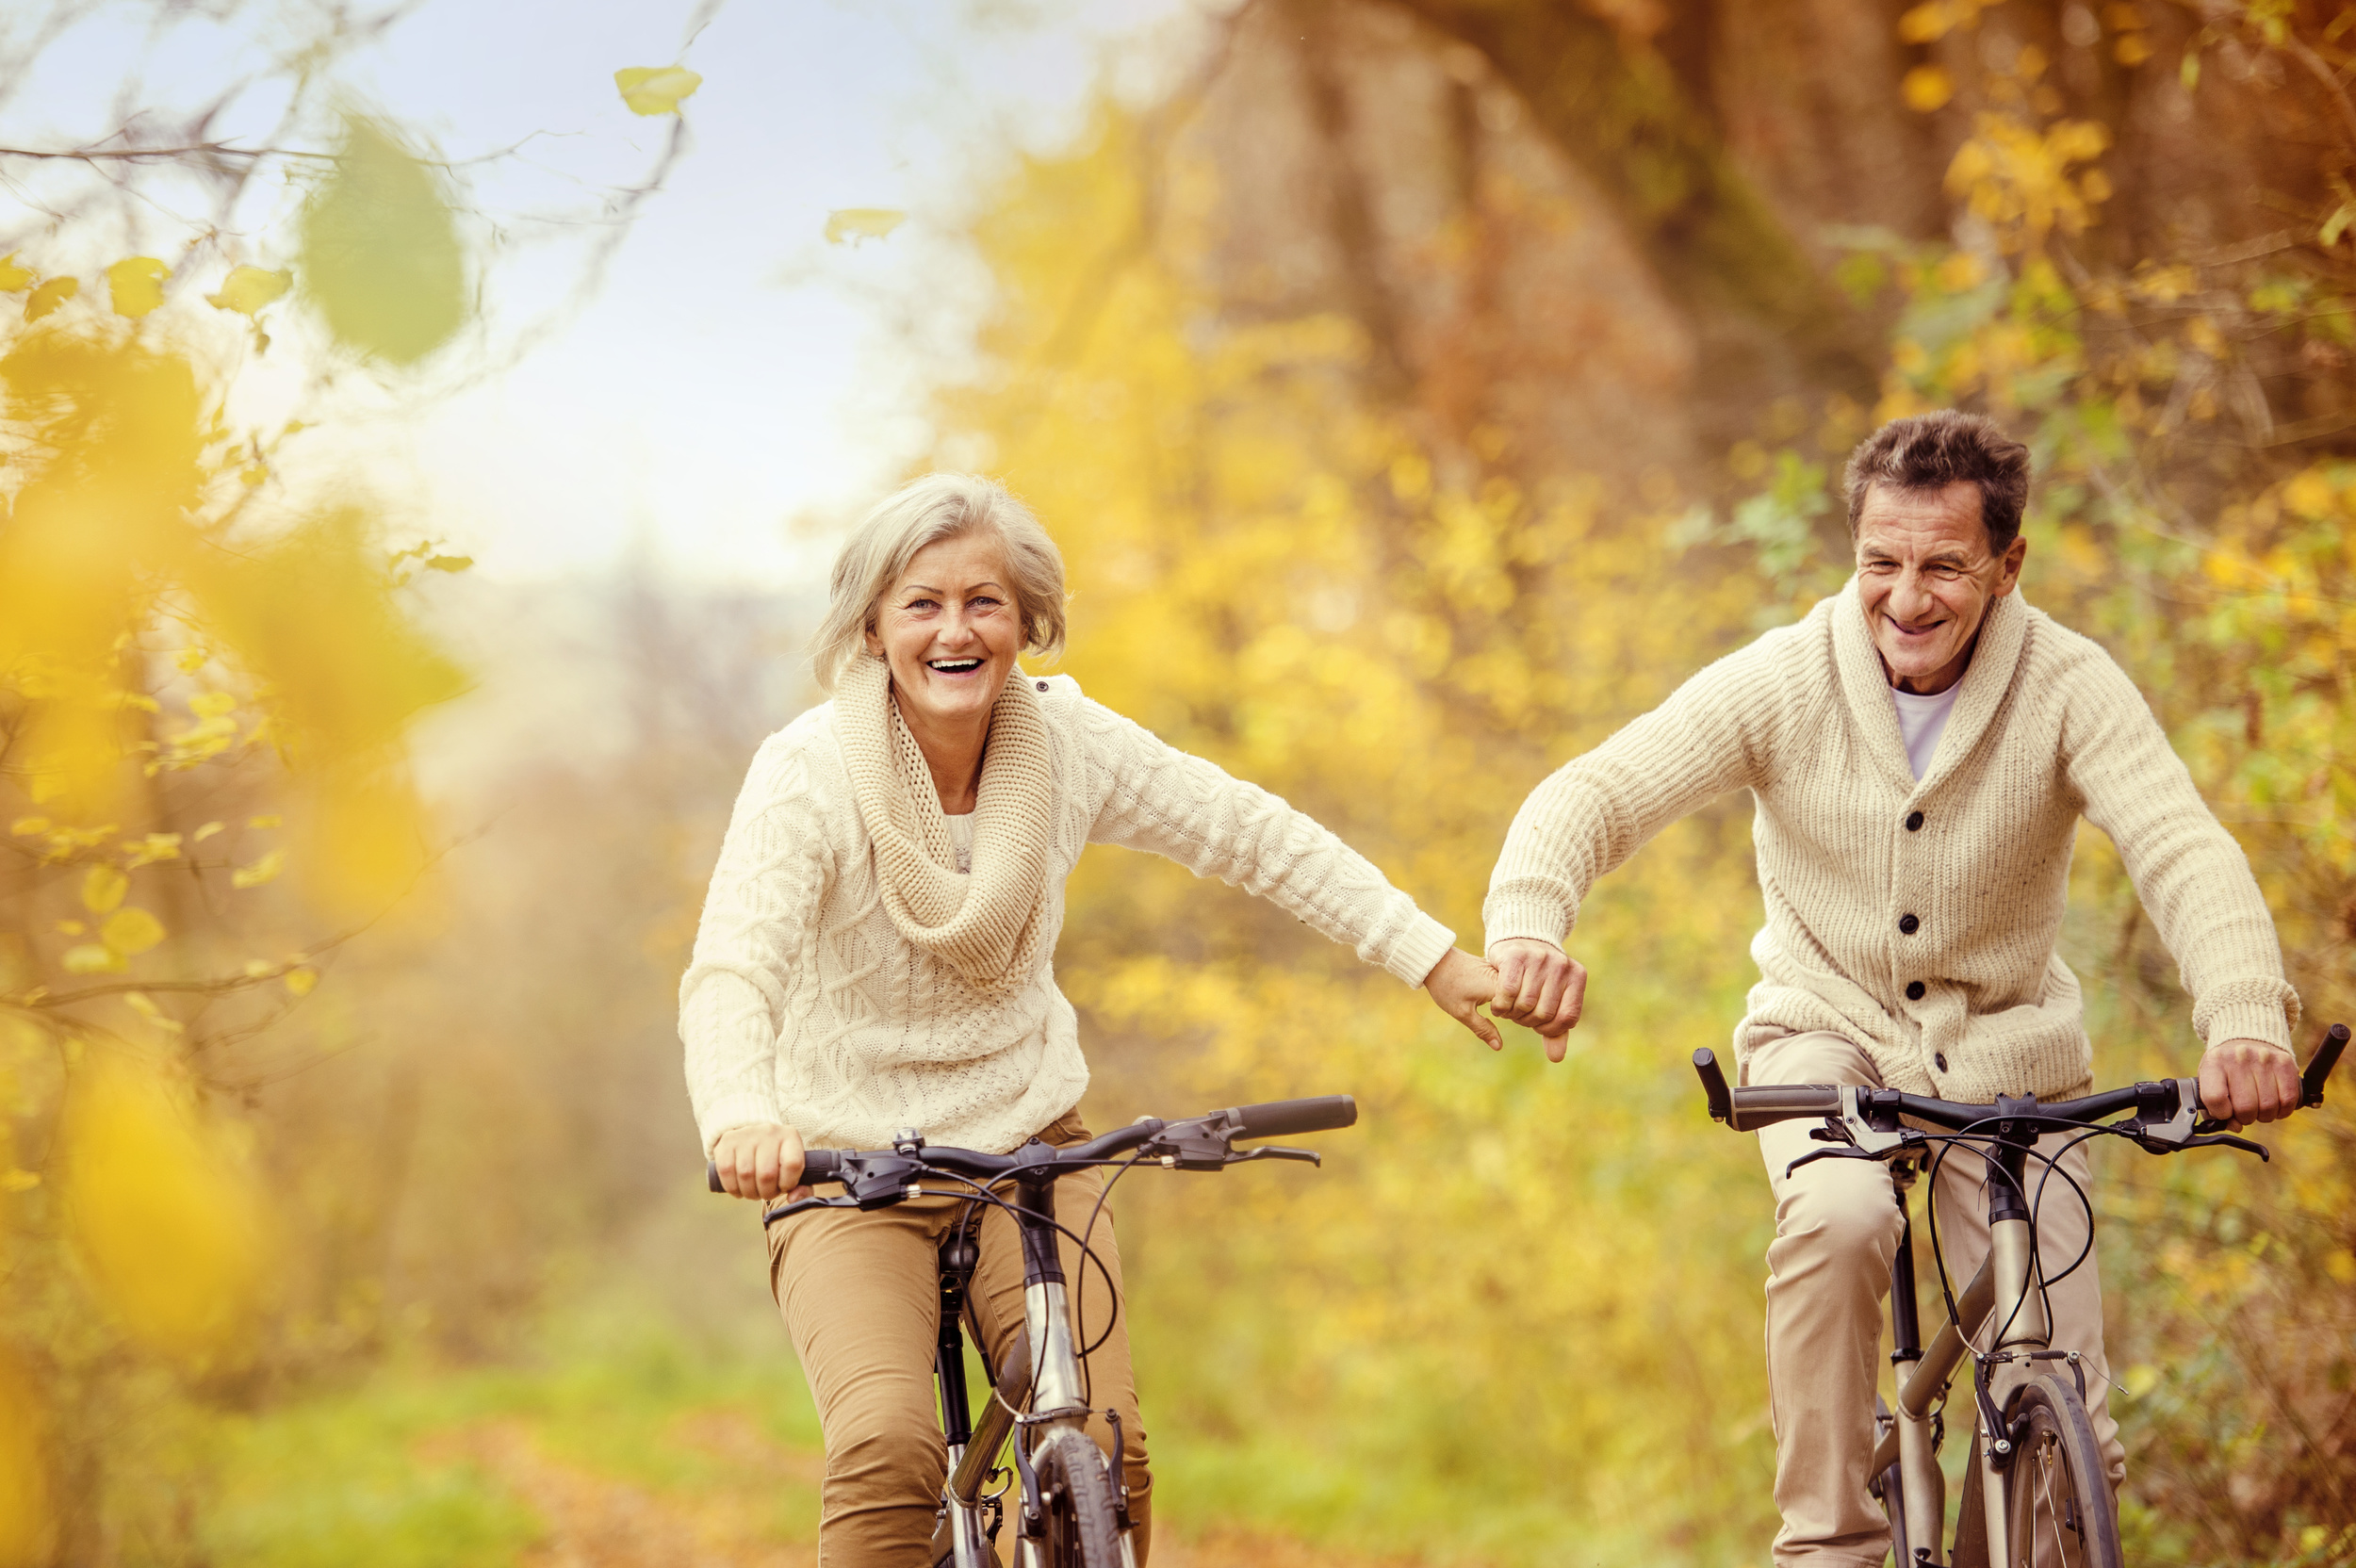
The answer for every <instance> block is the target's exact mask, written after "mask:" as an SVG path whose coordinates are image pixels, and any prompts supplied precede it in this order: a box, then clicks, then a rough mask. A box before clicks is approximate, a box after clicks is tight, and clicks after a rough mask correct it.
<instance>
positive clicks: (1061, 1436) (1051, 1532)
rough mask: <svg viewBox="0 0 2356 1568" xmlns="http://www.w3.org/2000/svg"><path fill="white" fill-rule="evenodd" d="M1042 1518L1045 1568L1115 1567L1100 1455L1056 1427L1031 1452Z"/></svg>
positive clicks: (1117, 1556)
mask: <svg viewBox="0 0 2356 1568" xmlns="http://www.w3.org/2000/svg"><path fill="white" fill-rule="evenodd" d="M1031 1465H1032V1468H1033V1469H1034V1470H1035V1471H1037V1473H1038V1475H1039V1494H1040V1502H1041V1503H1042V1505H1043V1506H1044V1507H1045V1510H1046V1514H1047V1519H1046V1524H1047V1542H1046V1546H1047V1550H1046V1553H1045V1557H1046V1561H1047V1568H1120V1563H1121V1535H1120V1526H1119V1524H1118V1523H1117V1521H1116V1516H1115V1513H1114V1510H1113V1482H1112V1477H1111V1476H1110V1475H1109V1474H1107V1473H1106V1470H1105V1467H1104V1450H1103V1449H1101V1448H1099V1447H1098V1446H1096V1445H1095V1443H1094V1442H1092V1441H1091V1440H1090V1439H1089V1437H1088V1434H1087V1433H1086V1432H1082V1431H1074V1430H1073V1429H1072V1428H1070V1427H1058V1428H1056V1429H1054V1430H1053V1431H1050V1432H1049V1433H1048V1434H1047V1435H1046V1436H1045V1437H1043V1438H1041V1439H1040V1440H1039V1446H1038V1447H1037V1448H1036V1449H1034V1450H1033V1451H1032V1454H1031Z"/></svg>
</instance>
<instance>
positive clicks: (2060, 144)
mask: <svg viewBox="0 0 2356 1568" xmlns="http://www.w3.org/2000/svg"><path fill="white" fill-rule="evenodd" d="M2109 145H2110V131H2109V130H2108V129H2107V128H2106V127H2105V126H2103V125H2102V124H2101V123H2100V122H2096V121H2091V120H2064V121H2059V122H2055V123H2054V124H2053V125H2052V126H2050V127H2049V128H2047V129H2046V130H2045V131H2044V132H2042V133H2040V132H2039V131H2038V130H2037V128H2036V127H2035V126H2032V125H2029V124H2026V123H2024V122H2021V121H2019V120H2016V119H2013V118H2012V117H2011V116H2009V115H2001V114H1989V113H1982V114H1979V115H1977V116H1975V117H1974V121H1973V129H1972V137H1971V139H1969V140H1967V141H1965V142H1964V144H1963V145H1962V146H1961V147H1959V148H1957V149H1956V150H1955V158H1954V161H1952V162H1951V163H1950V164H1949V165H1948V166H1947V190H1948V193H1949V194H1951V195H1953V196H1956V197H1958V198H1960V199H1962V200H1963V201H1964V203H1965V204H1967V205H1969V206H1970V207H1971V209H1972V211H1973V212H1974V213H1976V214H1978V215H1979V216H1980V217H1982V218H1984V219H1986V220H1987V221H1988V222H1989V223H1990V224H1991V225H1993V226H1994V227H1995V229H1996V231H1997V234H1998V237H1999V238H2000V240H2001V242H2002V243H2003V244H2004V248H2005V249H2006V250H2008V251H2021V250H2027V251H2036V250H2037V249H2039V248H2041V247H2042V246H2043V245H2044V243H2045V237H2046V236H2047V235H2049V234H2051V233H2053V231H2055V230H2056V229H2058V230H2059V231H2060V232H2061V233H2063V234H2065V235H2074V234H2078V233H2081V232H2083V231H2084V230H2085V228H2086V224H2087V223H2088V222H2089V221H2091V219H2092V208H2093V207H2094V206H2096V205H2098V204H2100V203H2101V202H2102V199H2103V198H2104V197H2105V196H2107V195H2108V193H2109V189H2110V183H2109V181H2108V180H2107V179H2105V180H2103V181H2102V182H2100V183H2093V184H2090V183H2089V182H2088V180H2087V179H2086V177H2083V176H2073V174H2072V173H2071V166H2072V165H2074V164H2080V163H2085V162H2087V161H2089V160H2091V159H2093V158H2096V157H2100V156H2101V155H2102V152H2103V150H2104V149H2105V148H2107V147H2108V146H2109ZM2093 172H2099V171H2089V172H2088V173H2093Z"/></svg>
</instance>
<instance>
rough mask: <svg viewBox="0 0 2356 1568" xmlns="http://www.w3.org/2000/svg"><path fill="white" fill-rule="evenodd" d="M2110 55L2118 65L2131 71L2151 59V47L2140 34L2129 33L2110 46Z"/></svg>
mask: <svg viewBox="0 0 2356 1568" xmlns="http://www.w3.org/2000/svg"><path fill="white" fill-rule="evenodd" d="M2111 53H2112V54H2113V55H2115V56H2117V57H2119V64H2121V65H2123V66H2127V67H2129V68H2131V69H2132V68H2133V67H2135V66H2138V65H2141V64H2142V63H2143V62H2144V61H2146V60H2148V59H2150V58H2151V43H2150V41H2148V40H2146V39H2145V38H2144V36H2143V35H2142V34H2141V33H2129V34H2128V35H2127V36H2126V37H2125V38H2122V39H2120V40H2119V41H2118V42H2117V43H2115V44H2113V45H2112V46H2111Z"/></svg>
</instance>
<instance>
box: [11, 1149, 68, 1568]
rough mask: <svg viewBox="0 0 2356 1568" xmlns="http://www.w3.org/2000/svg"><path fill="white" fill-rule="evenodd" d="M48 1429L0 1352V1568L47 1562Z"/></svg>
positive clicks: (34, 1397) (16, 1370) (29, 1390)
mask: <svg viewBox="0 0 2356 1568" xmlns="http://www.w3.org/2000/svg"><path fill="white" fill-rule="evenodd" d="M11 1174H15V1173H14V1172H11ZM47 1426H48V1422H47V1420H46V1413H45V1412H43V1411H42V1409H41V1398H40V1396H39V1395H38V1394H37V1393H36V1392H35V1390H34V1387H33V1383H32V1380H31V1379H29V1378H27V1377H26V1376H25V1373H24V1371H23V1369H22V1368H20V1367H19V1366H18V1365H17V1364H16V1363H15V1361H14V1360H13V1359H11V1358H9V1357H8V1356H7V1355H6V1354H4V1353H0V1568H41V1564H43V1563H46V1562H48V1561H49V1560H50V1553H51V1550H52V1548H53V1546H54V1544H55V1541H56V1529H55V1526H56V1521H55V1520H54V1519H53V1518H52V1516H51V1514H52V1505H51V1503H50V1478H49V1460H50V1453H49V1449H48V1447H47V1446H46V1445H45V1444H44V1443H43V1441H42V1439H43V1438H44V1437H45V1436H46V1432H45V1429H46V1427H47Z"/></svg>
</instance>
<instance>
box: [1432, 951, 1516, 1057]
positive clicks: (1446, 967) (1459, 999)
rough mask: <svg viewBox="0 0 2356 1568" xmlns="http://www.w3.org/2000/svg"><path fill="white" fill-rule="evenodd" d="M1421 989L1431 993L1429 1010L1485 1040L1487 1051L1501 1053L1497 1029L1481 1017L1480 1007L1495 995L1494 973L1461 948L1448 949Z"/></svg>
mask: <svg viewBox="0 0 2356 1568" xmlns="http://www.w3.org/2000/svg"><path fill="white" fill-rule="evenodd" d="M1423 988H1424V989H1425V990H1427V991H1429V992H1431V993H1432V1005H1433V1006H1435V1007H1437V1008H1439V1009H1440V1011H1442V1012H1444V1013H1446V1014H1447V1015H1448V1017H1450V1018H1452V1019H1454V1020H1455V1021H1457V1022H1459V1023H1461V1024H1463V1025H1464V1027H1465V1028H1467V1029H1469V1030H1471V1031H1472V1032H1473V1033H1474V1034H1476V1035H1479V1036H1480V1037H1481V1038H1482V1039H1483V1040H1486V1041H1487V1042H1488V1045H1489V1049H1490V1050H1492V1051H1499V1050H1502V1049H1504V1046H1505V1038H1504V1037H1503V1036H1501V1035H1499V1034H1498V1033H1497V1025H1496V1024H1494V1023H1491V1022H1490V1021H1488V1020H1487V1019H1485V1018H1482V1017H1481V1005H1482V1004H1483V1003H1485V1002H1487V1001H1488V1000H1489V999H1490V998H1491V997H1493V996H1495V995H1497V971H1496V970H1494V969H1491V968H1490V967H1489V966H1488V965H1487V964H1486V963H1484V962H1482V961H1481V959H1479V958H1476V957H1474V956H1472V955H1471V954H1469V953H1467V952H1465V951H1464V949H1463V948H1461V947H1451V948H1449V949H1448V956H1446V957H1444V958H1442V959H1441V960H1440V961H1439V962H1438V963H1436V964H1434V965H1432V972H1431V973H1430V974H1427V975H1425V976H1424V977H1423Z"/></svg>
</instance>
